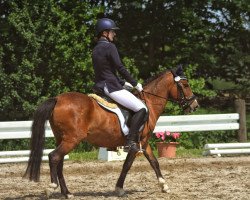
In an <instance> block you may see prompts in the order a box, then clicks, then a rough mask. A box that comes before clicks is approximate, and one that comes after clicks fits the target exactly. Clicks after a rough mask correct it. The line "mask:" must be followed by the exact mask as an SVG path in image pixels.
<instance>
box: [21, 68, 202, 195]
mask: <svg viewBox="0 0 250 200" xmlns="http://www.w3.org/2000/svg"><path fill="white" fill-rule="evenodd" d="M134 93H135V95H136V96H137V97H138V98H140V99H142V100H143V101H144V102H145V104H146V105H147V107H148V112H149V116H148V120H147V122H146V123H145V125H144V128H143V130H142V131H141V132H140V144H141V146H142V148H143V149H144V151H143V154H144V156H145V157H146V158H147V160H148V161H149V163H150V165H151V166H152V168H153V170H154V171H155V174H156V177H157V179H158V183H159V185H160V187H161V189H162V192H169V191H170V190H169V187H168V185H167V184H166V181H165V179H164V178H163V176H162V173H161V171H160V167H159V163H158V161H157V159H156V157H155V156H154V154H153V151H152V149H151V147H150V145H149V142H148V141H149V138H150V137H151V133H152V132H153V130H154V127H155V125H156V122H157V119H158V118H159V116H160V115H161V113H162V112H163V111H164V108H165V105H166V104H167V102H168V100H172V101H176V102H177V103H179V105H180V106H181V107H182V109H183V110H184V112H185V113H190V112H193V111H194V110H195V109H196V108H197V107H198V106H199V104H198V102H197V99H196V96H195V95H194V94H193V92H192V90H191V88H190V86H189V84H188V80H187V78H186V77H185V75H184V74H183V72H181V73H180V70H179V69H177V70H166V71H164V72H162V73H160V74H158V75H156V76H154V77H152V78H151V79H150V80H149V81H147V82H146V83H145V84H144V87H143V91H142V92H134ZM47 120H49V123H50V126H51V129H52V131H53V134H54V137H55V141H56V149H55V150H53V151H52V152H51V153H50V154H49V155H48V156H49V167H50V177H51V183H50V184H49V185H48V188H47V189H46V193H47V195H48V196H49V195H51V194H52V192H53V191H54V190H55V189H56V188H57V187H59V185H60V188H61V194H62V195H64V196H65V197H66V198H71V197H73V194H72V193H70V192H69V190H68V188H67V186H66V182H65V180H64V175H63V162H64V156H65V155H66V154H68V153H69V152H70V151H72V150H73V149H74V148H76V146H77V145H78V144H79V143H80V142H81V141H87V142H89V143H91V144H93V145H95V146H98V147H107V148H116V147H118V146H123V145H124V143H125V136H124V135H123V134H122V132H121V128H120V125H119V121H118V118H117V116H116V115H115V114H114V113H112V112H109V111H107V110H105V109H103V108H102V107H101V106H100V105H99V104H98V103H97V102H96V100H94V99H93V98H91V97H89V96H88V95H86V94H83V93H78V92H67V93H62V94H60V95H58V96H56V97H53V98H49V99H47V100H46V101H44V102H43V103H42V104H40V105H39V106H38V108H37V110H36V111H35V112H34V117H33V123H32V127H31V133H32V134H31V142H30V150H31V151H30V152H31V153H30V155H29V161H28V165H27V168H26V171H25V173H24V177H26V178H28V179H29V180H30V181H35V182H38V181H39V178H40V166H41V160H42V153H43V148H44V140H45V136H44V135H45V124H46V121H47ZM136 156H137V155H136V153H135V152H128V154H127V157H126V159H125V161H124V164H123V167H122V171H121V173H120V176H119V178H118V180H117V183H116V186H115V192H116V194H117V195H118V196H125V195H126V192H125V190H124V189H123V185H124V181H125V178H126V175H127V173H128V171H129V170H130V168H131V166H132V163H133V161H134V160H135V158H136Z"/></svg>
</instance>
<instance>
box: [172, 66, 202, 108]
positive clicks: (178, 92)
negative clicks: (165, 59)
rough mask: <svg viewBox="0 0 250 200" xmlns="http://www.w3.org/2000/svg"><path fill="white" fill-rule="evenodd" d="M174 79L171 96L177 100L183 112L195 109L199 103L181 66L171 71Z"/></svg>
mask: <svg viewBox="0 0 250 200" xmlns="http://www.w3.org/2000/svg"><path fill="white" fill-rule="evenodd" d="M171 72H172V74H173V79H174V86H173V87H172V89H171V90H170V96H171V98H172V99H173V100H174V101H176V102H178V103H179V105H180V106H181V107H182V109H183V111H184V112H185V113H190V112H193V111H195V110H196V109H197V108H198V107H199V104H198V102H197V100H196V96H195V95H194V94H193V92H192V90H191V88H190V86H189V84H188V80H187V78H186V76H185V75H184V73H183V70H182V67H181V66H179V67H178V68H177V70H176V71H174V70H172V71H171Z"/></svg>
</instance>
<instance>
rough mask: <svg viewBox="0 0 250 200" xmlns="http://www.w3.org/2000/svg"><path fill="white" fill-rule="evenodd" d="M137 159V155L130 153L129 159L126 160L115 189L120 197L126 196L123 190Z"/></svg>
mask: <svg viewBox="0 0 250 200" xmlns="http://www.w3.org/2000/svg"><path fill="white" fill-rule="evenodd" d="M135 157H136V153H134V152H132V153H131V152H129V153H128V155H127V157H126V160H125V162H124V164H123V167H122V172H121V174H120V177H119V179H118V181H117V183H116V187H115V191H116V193H117V194H118V196H119V197H121V196H126V194H125V191H124V190H123V184H124V181H125V178H126V176H127V173H128V171H129V169H130V168H131V166H132V164H133V162H134V160H135Z"/></svg>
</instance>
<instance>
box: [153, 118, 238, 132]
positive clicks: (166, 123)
mask: <svg viewBox="0 0 250 200" xmlns="http://www.w3.org/2000/svg"><path fill="white" fill-rule="evenodd" d="M238 120H239V114H238V113H230V114H207V115H177V116H161V117H160V118H159V119H158V121H157V123H156V127H155V129H154V131H153V132H154V133H155V132H159V131H171V132H175V131H176V132H196V131H215V130H238V129H239V122H238Z"/></svg>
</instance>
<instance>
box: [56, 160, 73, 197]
mask: <svg viewBox="0 0 250 200" xmlns="http://www.w3.org/2000/svg"><path fill="white" fill-rule="evenodd" d="M63 161H64V158H63V159H62V160H61V161H60V162H59V164H58V166H57V176H58V180H59V184H60V188H61V193H62V194H63V195H64V196H65V197H66V198H70V197H73V195H72V194H71V193H70V192H69V190H68V188H67V186H66V182H65V179H64V176H63Z"/></svg>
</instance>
